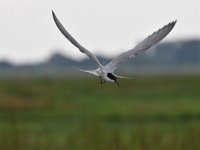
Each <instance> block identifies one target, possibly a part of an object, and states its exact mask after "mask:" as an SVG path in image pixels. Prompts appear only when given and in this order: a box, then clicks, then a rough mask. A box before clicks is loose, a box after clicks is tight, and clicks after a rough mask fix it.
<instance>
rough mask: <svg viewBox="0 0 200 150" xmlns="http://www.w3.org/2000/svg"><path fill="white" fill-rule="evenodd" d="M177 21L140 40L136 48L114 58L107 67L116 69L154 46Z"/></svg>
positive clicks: (112, 69) (111, 69)
mask: <svg viewBox="0 0 200 150" xmlns="http://www.w3.org/2000/svg"><path fill="white" fill-rule="evenodd" d="M175 24H176V21H173V22H170V23H169V24H167V25H165V26H164V27H162V28H161V29H159V30H158V31H156V32H154V33H152V34H151V35H150V36H148V37H147V38H145V39H144V40H143V41H142V42H140V43H139V44H138V45H137V46H136V47H135V48H133V49H131V50H129V51H126V52H124V53H122V54H120V55H119V56H117V57H116V58H114V59H113V60H112V61H111V62H110V63H108V64H107V65H106V66H105V67H106V68H107V69H108V70H110V71H114V70H115V69H116V68H117V67H118V66H119V65H120V64H121V63H123V62H125V61H127V60H128V59H130V58H133V57H135V56H136V55H138V54H140V53H142V52H144V51H146V50H147V49H149V48H150V47H152V46H154V45H155V44H157V43H158V42H160V41H161V40H162V39H163V38H164V37H165V36H167V34H168V33H169V32H170V31H171V30H172V29H173V27H174V25H175Z"/></svg>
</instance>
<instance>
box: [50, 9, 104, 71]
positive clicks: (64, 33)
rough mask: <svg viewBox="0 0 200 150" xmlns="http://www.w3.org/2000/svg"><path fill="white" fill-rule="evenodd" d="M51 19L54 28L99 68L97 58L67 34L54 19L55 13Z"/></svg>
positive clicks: (56, 19)
mask: <svg viewBox="0 0 200 150" xmlns="http://www.w3.org/2000/svg"><path fill="white" fill-rule="evenodd" d="M52 15H53V19H54V21H55V23H56V26H57V27H58V29H59V30H60V32H61V33H62V34H63V35H64V36H65V37H66V38H67V39H68V40H69V41H70V42H71V43H72V44H73V45H74V46H76V47H77V48H78V49H79V50H80V51H81V52H82V53H84V54H86V55H87V56H88V57H89V58H90V59H92V60H93V61H94V62H95V63H96V64H97V66H98V67H101V66H102V65H101V64H100V62H99V60H98V59H97V57H96V56H95V55H94V54H92V53H91V52H90V51H88V50H87V49H86V48H84V47H83V46H82V45H80V44H79V43H78V42H77V41H76V40H75V39H74V38H73V37H72V36H71V35H70V34H69V33H68V32H67V30H66V29H65V28H64V27H63V25H62V24H61V22H60V21H59V20H58V18H57V17H56V15H55V13H54V12H53V11H52Z"/></svg>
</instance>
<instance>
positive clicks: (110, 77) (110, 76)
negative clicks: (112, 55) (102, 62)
mask: <svg viewBox="0 0 200 150" xmlns="http://www.w3.org/2000/svg"><path fill="white" fill-rule="evenodd" d="M107 77H108V78H109V79H110V80H112V81H113V82H114V83H115V84H116V85H119V83H118V82H117V77H116V76H115V75H113V74H112V73H108V74H107Z"/></svg>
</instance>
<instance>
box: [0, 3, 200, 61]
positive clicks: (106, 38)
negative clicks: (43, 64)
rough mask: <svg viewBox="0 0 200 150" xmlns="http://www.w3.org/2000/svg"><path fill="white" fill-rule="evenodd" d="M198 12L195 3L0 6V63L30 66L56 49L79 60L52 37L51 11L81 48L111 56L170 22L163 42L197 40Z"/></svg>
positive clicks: (59, 37)
mask: <svg viewBox="0 0 200 150" xmlns="http://www.w3.org/2000/svg"><path fill="white" fill-rule="evenodd" d="M199 6H200V1H199V0H192V1H183V0H165V1H164V0H151V1H148V0H0V18H1V24H0V41H1V42H0V43H1V44H0V59H1V60H2V59H9V60H12V61H14V62H17V63H22V62H34V61H38V60H42V59H44V58H47V57H48V56H49V55H50V54H51V53H53V52H55V51H56V50H57V49H59V51H60V52H62V53H64V54H66V55H68V56H69V57H72V58H76V59H78V58H83V57H85V56H84V55H83V54H82V53H80V52H79V51H78V50H77V49H76V48H75V47H74V46H72V45H71V43H69V42H68V41H67V40H66V39H65V38H64V37H63V36H62V35H61V33H60V32H59V31H58V29H57V28H56V26H55V24H54V22H53V19H52V15H51V10H52V9H53V10H54V11H55V13H56V15H57V17H58V18H59V19H60V21H61V22H62V23H63V25H64V26H65V27H66V29H67V30H68V31H69V32H70V33H71V34H72V35H73V36H74V37H75V38H76V39H77V40H78V41H79V42H80V43H81V44H82V45H83V46H85V47H86V48H87V49H89V50H91V51H92V52H94V53H95V54H103V55H106V56H114V55H117V54H119V53H121V52H122V51H124V50H128V49H130V48H132V47H134V46H135V44H136V43H137V42H139V41H140V40H142V39H143V38H145V37H146V36H148V35H149V34H151V33H152V32H154V31H155V30H157V29H159V28H161V27H162V26H163V25H165V24H167V23H168V22H171V21H173V20H175V19H177V20H178V22H177V25H176V26H175V28H174V30H173V31H172V32H171V33H170V34H169V35H168V36H167V37H166V38H165V40H164V41H168V40H174V39H183V38H184V39H187V38H199V37H200V29H199V27H200V19H199V18H200V9H199Z"/></svg>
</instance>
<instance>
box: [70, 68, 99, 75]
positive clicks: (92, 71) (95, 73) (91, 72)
mask: <svg viewBox="0 0 200 150" xmlns="http://www.w3.org/2000/svg"><path fill="white" fill-rule="evenodd" d="M73 68H75V69H77V70H79V71H82V72H87V73H90V74H93V75H95V76H99V75H98V74H97V72H96V70H84V69H80V68H76V67H73Z"/></svg>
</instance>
